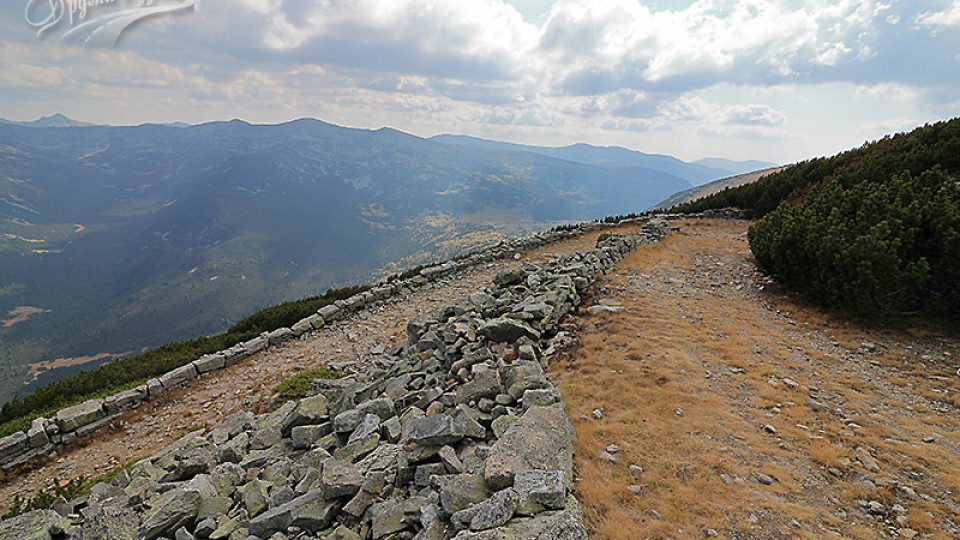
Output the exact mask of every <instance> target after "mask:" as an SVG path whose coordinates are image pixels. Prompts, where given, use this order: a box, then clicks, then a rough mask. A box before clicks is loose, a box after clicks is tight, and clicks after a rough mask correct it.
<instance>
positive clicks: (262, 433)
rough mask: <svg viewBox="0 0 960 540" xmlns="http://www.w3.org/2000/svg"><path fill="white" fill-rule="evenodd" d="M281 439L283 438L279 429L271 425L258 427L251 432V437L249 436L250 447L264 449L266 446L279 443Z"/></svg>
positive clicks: (269, 446)
mask: <svg viewBox="0 0 960 540" xmlns="http://www.w3.org/2000/svg"><path fill="white" fill-rule="evenodd" d="M281 439H283V436H282V435H281V434H280V430H279V429H277V428H275V427H273V426H264V427H262V428H260V429H258V430H257V431H256V432H255V433H254V434H253V437H251V438H250V449H251V450H266V449H267V448H271V447H274V446H276V445H278V444H280V440H281Z"/></svg>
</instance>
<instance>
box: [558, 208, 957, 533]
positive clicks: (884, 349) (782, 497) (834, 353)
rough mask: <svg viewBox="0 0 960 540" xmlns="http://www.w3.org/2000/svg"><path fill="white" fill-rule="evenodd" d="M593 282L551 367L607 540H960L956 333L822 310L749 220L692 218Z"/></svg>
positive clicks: (580, 471) (594, 525) (590, 516)
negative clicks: (784, 276)
mask: <svg viewBox="0 0 960 540" xmlns="http://www.w3.org/2000/svg"><path fill="white" fill-rule="evenodd" d="M679 225H680V226H681V227H682V231H681V232H680V233H679V234H674V235H673V236H671V237H670V238H668V239H667V240H665V241H664V242H661V243H660V244H657V245H655V246H649V247H644V248H641V249H640V250H638V251H636V252H635V253H633V254H632V255H630V256H628V257H627V258H626V259H625V260H624V261H623V262H621V263H620V265H619V266H618V267H617V268H616V270H615V271H614V272H611V273H610V274H609V275H608V276H607V277H606V279H603V280H601V281H600V282H598V284H597V285H596V289H595V290H594V296H593V298H592V299H588V301H587V304H586V305H590V304H591V303H592V304H593V305H594V307H593V308H591V309H588V310H584V312H583V314H582V315H581V316H580V317H578V318H577V320H576V321H575V322H574V323H573V324H574V327H573V328H574V333H575V334H576V335H577V336H578V338H579V341H578V343H577V344H576V345H575V346H574V347H573V348H572V349H571V350H569V351H568V352H569V355H568V356H567V357H566V359H565V360H564V361H562V362H559V363H555V364H554V367H553V369H552V371H553V372H554V377H555V380H556V381H557V384H558V387H559V388H560V389H561V391H562V393H563V396H564V399H565V401H566V403H567V410H568V415H569V416H570V418H571V421H572V422H573V424H574V427H575V429H576V431H577V441H576V442H575V448H576V452H577V458H576V471H577V475H578V487H577V490H578V498H579V499H580V500H581V502H582V503H583V505H584V510H585V512H586V516H587V525H588V529H589V530H590V532H591V536H592V537H595V538H623V539H640V538H811V539H812V538H864V539H866V538H958V537H960V517H958V516H960V420H958V414H957V413H958V406H960V377H958V372H957V369H958V365H957V364H958V360H960V359H958V357H957V355H958V354H960V351H958V339H957V333H956V331H947V330H941V329H938V328H935V327H934V326H932V325H930V324H929V323H922V322H913V323H907V322H905V323H904V324H903V328H890V327H885V326H879V325H875V324H874V325H871V324H861V323H857V322H855V321H850V320H847V319H844V318H842V317H838V316H835V315H831V314H828V313H825V312H823V311H821V310H817V309H814V308H811V307H810V306H809V305H807V304H805V303H804V302H802V301H799V300H797V299H794V298H792V297H790V296H789V295H787V294H785V293H784V292H782V291H781V290H779V289H778V288H777V287H776V286H775V285H774V284H773V283H772V282H771V280H769V279H767V278H766V277H764V276H762V275H760V274H759V273H758V272H757V271H756V268H755V266H754V263H753V259H752V256H751V254H750V251H749V247H748V244H747V241H746V230H747V227H748V223H746V222H692V221H691V222H686V223H681V224H679Z"/></svg>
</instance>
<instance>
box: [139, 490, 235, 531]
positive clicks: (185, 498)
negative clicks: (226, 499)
mask: <svg viewBox="0 0 960 540" xmlns="http://www.w3.org/2000/svg"><path fill="white" fill-rule="evenodd" d="M216 496H217V490H216V488H214V487H213V485H212V484H211V483H210V480H209V477H207V476H206V475H201V476H197V477H196V478H194V479H193V480H192V481H190V482H188V483H187V484H186V485H184V486H183V487H180V488H178V489H175V490H174V491H172V492H170V494H169V495H167V496H165V499H164V500H163V502H162V503H161V504H160V506H159V507H158V508H157V509H156V510H154V511H153V512H151V513H150V514H149V515H147V517H146V519H144V521H143V523H142V524H141V525H140V528H139V529H138V530H137V538H138V539H141V540H154V538H158V537H160V536H161V535H165V534H171V535H172V534H173V533H174V532H175V531H176V530H177V529H179V528H180V527H183V526H185V525H187V524H189V523H191V522H193V521H194V520H195V518H196V517H197V512H198V511H199V510H200V504H201V503H202V502H203V500H204V499H209V498H212V497H216Z"/></svg>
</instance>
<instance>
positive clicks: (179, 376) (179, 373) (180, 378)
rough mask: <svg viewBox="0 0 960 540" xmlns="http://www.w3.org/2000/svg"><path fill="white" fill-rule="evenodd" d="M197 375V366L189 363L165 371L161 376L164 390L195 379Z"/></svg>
mask: <svg viewBox="0 0 960 540" xmlns="http://www.w3.org/2000/svg"><path fill="white" fill-rule="evenodd" d="M197 376H198V374H197V368H196V366H194V365H193V364H187V365H185V366H180V367H178V368H177V369H174V370H172V371H168V372H166V373H164V374H163V375H162V376H161V377H160V384H162V385H163V389H164V390H170V389H171V388H177V387H180V386H183V385H185V384H187V383H188V382H190V381H193V380H195V379H196V378H197Z"/></svg>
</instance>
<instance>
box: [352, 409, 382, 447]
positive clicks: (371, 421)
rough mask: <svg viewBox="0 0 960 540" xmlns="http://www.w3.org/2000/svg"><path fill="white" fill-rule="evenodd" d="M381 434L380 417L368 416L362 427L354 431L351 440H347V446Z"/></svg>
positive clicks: (361, 424)
mask: <svg viewBox="0 0 960 540" xmlns="http://www.w3.org/2000/svg"><path fill="white" fill-rule="evenodd" d="M379 432H380V417H379V416H377V415H375V414H368V415H367V416H366V417H365V418H364V419H363V421H362V422H360V425H359V426H357V429H355V430H353V433H351V434H350V438H349V439H348V440H347V444H349V443H352V442H356V441H358V440H360V439H363V438H364V437H368V436H370V435H372V434H374V433H379Z"/></svg>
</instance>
